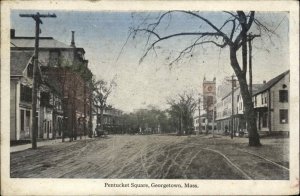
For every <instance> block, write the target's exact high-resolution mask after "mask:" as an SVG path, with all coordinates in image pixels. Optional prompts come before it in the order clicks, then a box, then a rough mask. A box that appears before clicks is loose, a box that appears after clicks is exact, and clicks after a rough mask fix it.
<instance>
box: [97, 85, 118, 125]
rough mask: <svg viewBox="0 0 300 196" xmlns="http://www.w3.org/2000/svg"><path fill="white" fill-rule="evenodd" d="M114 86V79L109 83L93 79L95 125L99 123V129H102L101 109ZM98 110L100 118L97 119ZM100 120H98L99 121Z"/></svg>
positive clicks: (103, 107) (102, 109)
mask: <svg viewBox="0 0 300 196" xmlns="http://www.w3.org/2000/svg"><path fill="white" fill-rule="evenodd" d="M115 86H116V83H115V81H114V80H112V81H111V82H110V83H109V84H108V83H107V82H105V81H104V80H99V81H94V87H95V88H94V105H95V107H96V111H97V112H96V113H97V127H98V124H99V123H100V129H101V130H103V111H104V109H105V107H106V102H107V98H108V96H109V95H110V93H111V92H112V90H113V88H114V87H115ZM99 110H100V119H98V115H99ZM99 120H100V122H99Z"/></svg>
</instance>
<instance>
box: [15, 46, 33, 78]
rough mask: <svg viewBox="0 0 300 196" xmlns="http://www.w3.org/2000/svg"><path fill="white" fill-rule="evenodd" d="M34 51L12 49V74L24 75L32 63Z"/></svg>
mask: <svg viewBox="0 0 300 196" xmlns="http://www.w3.org/2000/svg"><path fill="white" fill-rule="evenodd" d="M32 56H33V52H32V51H12V52H11V53H10V75H11V76H22V74H23V71H24V69H25V68H26V66H27V65H28V64H29V63H30V61H31V58H32Z"/></svg>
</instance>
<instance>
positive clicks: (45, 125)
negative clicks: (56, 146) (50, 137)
mask: <svg viewBox="0 0 300 196" xmlns="http://www.w3.org/2000/svg"><path fill="white" fill-rule="evenodd" d="M44 133H47V123H46V122H44Z"/></svg>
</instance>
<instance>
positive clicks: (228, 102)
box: [216, 84, 262, 133]
mask: <svg viewBox="0 0 300 196" xmlns="http://www.w3.org/2000/svg"><path fill="white" fill-rule="evenodd" d="M261 86H262V84H253V85H252V91H253V92H256V91H257V90H258V89H259V88H260V87H261ZM233 96H234V97H233V99H232V92H229V93H227V94H226V95H225V96H223V97H219V98H218V99H217V100H218V101H217V104H216V106H217V107H216V123H217V131H218V132H219V133H224V132H228V133H229V132H230V131H231V130H232V129H233V131H234V133H237V132H240V131H245V130H246V121H245V117H244V105H243V99H242V95H241V89H240V86H239V85H237V87H235V88H234V93H233ZM232 101H233V107H234V109H233V110H232ZM232 111H233V113H232ZM232 117H233V122H232ZM232 123H233V124H232Z"/></svg>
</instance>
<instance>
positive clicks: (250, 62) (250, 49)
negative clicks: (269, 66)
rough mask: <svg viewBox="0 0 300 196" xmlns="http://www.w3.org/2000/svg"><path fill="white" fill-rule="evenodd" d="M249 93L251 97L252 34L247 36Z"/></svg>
mask: <svg viewBox="0 0 300 196" xmlns="http://www.w3.org/2000/svg"><path fill="white" fill-rule="evenodd" d="M249 38H250V39H249V41H248V42H249V43H248V46H249V91H250V96H251V97H252V38H253V36H252V34H251V33H250V34H249Z"/></svg>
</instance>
